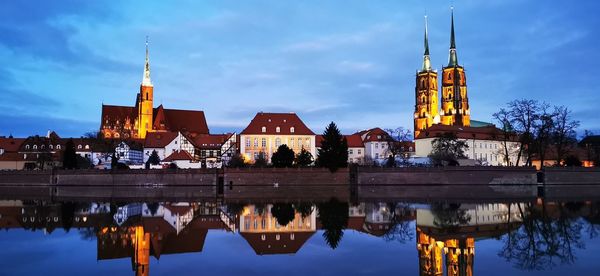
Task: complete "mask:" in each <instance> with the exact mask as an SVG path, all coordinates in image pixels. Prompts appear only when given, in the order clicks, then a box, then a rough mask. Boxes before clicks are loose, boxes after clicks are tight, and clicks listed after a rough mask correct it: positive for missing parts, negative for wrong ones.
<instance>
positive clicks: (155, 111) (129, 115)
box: [100, 41, 208, 139]
mask: <svg viewBox="0 0 600 276" xmlns="http://www.w3.org/2000/svg"><path fill="white" fill-rule="evenodd" d="M166 131H172V132H176V131H181V132H184V133H191V134H208V126H207V125H206V119H205V117H204V112H202V111H195V110H176V109H165V108H163V106H162V105H160V106H158V107H156V108H154V85H153V84H152V81H151V79H150V58H149V53H148V41H146V61H145V64H144V75H143V78H142V83H141V84H140V90H139V92H138V93H137V97H136V101H135V106H116V105H104V104H103V105H102V116H101V121H100V132H102V135H103V136H104V137H105V138H115V139H132V138H133V139H144V138H146V135H147V133H152V132H166Z"/></svg>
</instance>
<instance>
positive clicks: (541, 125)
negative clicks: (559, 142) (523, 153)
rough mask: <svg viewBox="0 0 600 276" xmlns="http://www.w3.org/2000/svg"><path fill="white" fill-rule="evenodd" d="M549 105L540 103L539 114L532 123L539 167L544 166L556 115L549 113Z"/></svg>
mask: <svg viewBox="0 0 600 276" xmlns="http://www.w3.org/2000/svg"><path fill="white" fill-rule="evenodd" d="M549 109H550V105H548V104H547V103H542V105H541V106H540V107H539V109H538V110H539V113H538V116H537V118H536V120H535V121H534V133H535V140H534V142H535V145H536V149H537V153H538V154H539V157H540V166H542V167H543V166H544V161H545V160H546V153H547V150H548V147H549V145H550V142H551V138H552V137H551V136H552V131H553V129H554V118H555V117H556V114H555V113H554V112H551V111H550V110H549Z"/></svg>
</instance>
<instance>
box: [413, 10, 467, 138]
mask: <svg viewBox="0 0 600 276" xmlns="http://www.w3.org/2000/svg"><path fill="white" fill-rule="evenodd" d="M441 78H442V80H441V83H442V93H441V94H442V95H441V98H438V97H439V92H438V73H437V72H436V71H435V70H433V69H432V67H431V60H430V57H429V42H428V33H427V20H426V21H425V53H424V55H423V67H422V68H421V70H420V71H418V72H417V75H416V86H415V111H414V130H415V133H414V137H418V136H419V134H420V133H421V132H423V131H424V130H426V129H428V128H430V127H431V126H432V125H435V124H443V125H449V126H461V127H462V126H470V125H471V115H470V114H471V111H470V108H469V98H468V95H467V80H466V75H465V70H464V68H463V67H462V66H460V65H459V64H458V56H457V54H456V40H455V35H454V12H453V13H452V19H451V29H450V54H449V58H448V65H447V66H446V67H443V68H442V74H441ZM440 101H441V109H440Z"/></svg>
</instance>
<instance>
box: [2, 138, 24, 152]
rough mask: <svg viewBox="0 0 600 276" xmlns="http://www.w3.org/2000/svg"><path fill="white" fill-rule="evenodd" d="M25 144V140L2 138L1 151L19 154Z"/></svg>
mask: <svg viewBox="0 0 600 276" xmlns="http://www.w3.org/2000/svg"><path fill="white" fill-rule="evenodd" d="M23 142H25V138H6V137H0V149H4V151H5V152H17V151H19V148H20V147H21V145H22V144H23Z"/></svg>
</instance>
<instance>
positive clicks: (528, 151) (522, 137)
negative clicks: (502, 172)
mask: <svg viewBox="0 0 600 276" xmlns="http://www.w3.org/2000/svg"><path fill="white" fill-rule="evenodd" d="M493 117H494V120H495V121H496V122H497V123H499V128H500V129H501V130H502V135H501V136H502V137H500V138H501V139H502V140H503V141H504V149H503V155H504V158H505V160H506V161H508V156H509V154H510V149H509V147H508V143H507V142H508V141H510V140H512V139H516V140H517V141H518V142H519V145H520V147H519V148H518V149H517V161H516V164H515V165H517V166H518V165H520V162H521V161H523V162H524V164H525V165H527V166H531V163H532V158H533V156H534V155H537V156H538V157H539V159H540V161H541V164H544V161H545V160H547V154H548V153H549V150H552V153H553V155H552V157H553V158H554V159H555V160H556V163H557V164H560V163H561V162H562V161H563V160H565V159H566V158H567V157H568V155H569V150H570V148H571V147H572V146H574V145H575V144H576V143H577V137H576V130H577V128H578V127H579V125H580V123H579V121H577V120H574V119H573V118H572V117H573V116H572V111H571V110H570V109H568V108H567V107H565V106H550V105H549V104H548V103H545V102H539V101H536V100H528V99H522V100H514V101H511V102H509V103H508V104H507V105H506V107H505V108H501V109H500V111H498V112H496V113H494V115H493ZM507 163H508V162H507Z"/></svg>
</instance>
